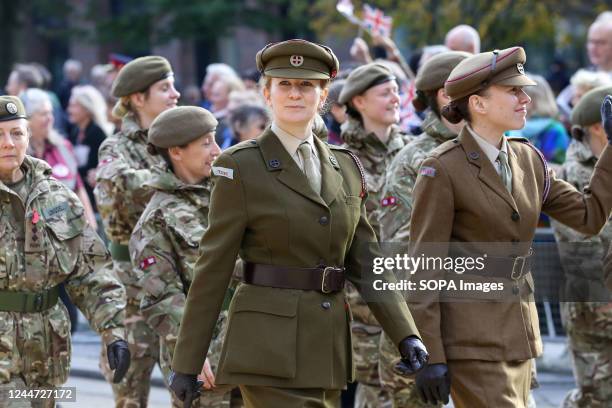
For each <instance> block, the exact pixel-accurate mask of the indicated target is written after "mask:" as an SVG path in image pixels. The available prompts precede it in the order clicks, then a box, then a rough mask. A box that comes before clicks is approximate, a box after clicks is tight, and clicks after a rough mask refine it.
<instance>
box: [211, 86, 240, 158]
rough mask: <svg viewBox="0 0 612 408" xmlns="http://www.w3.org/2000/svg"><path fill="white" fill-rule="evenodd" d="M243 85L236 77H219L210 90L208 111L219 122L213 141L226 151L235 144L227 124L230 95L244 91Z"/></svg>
mask: <svg viewBox="0 0 612 408" xmlns="http://www.w3.org/2000/svg"><path fill="white" fill-rule="evenodd" d="M244 89H245V88H244V84H243V83H242V81H241V80H240V78H238V77H232V76H228V77H221V78H219V79H217V80H216V81H215V83H214V84H213V86H212V88H211V92H210V97H209V101H210V103H211V106H210V111H211V112H212V114H213V115H215V118H216V119H217V121H218V122H219V125H218V126H217V131H216V133H215V140H216V142H217V144H218V145H219V146H220V147H221V149H227V148H228V147H230V146H232V145H233V144H235V143H236V139H235V138H234V136H233V135H232V130H231V127H230V126H229V123H228V116H229V109H228V105H229V100H230V94H231V93H232V92H235V91H238V92H240V91H244Z"/></svg>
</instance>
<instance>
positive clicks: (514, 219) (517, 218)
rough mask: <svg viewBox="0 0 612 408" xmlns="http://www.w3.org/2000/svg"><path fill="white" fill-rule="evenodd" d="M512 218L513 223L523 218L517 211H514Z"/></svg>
mask: <svg viewBox="0 0 612 408" xmlns="http://www.w3.org/2000/svg"><path fill="white" fill-rule="evenodd" d="M510 218H512V221H518V220H519V219H520V218H521V216H520V215H519V213H517V212H516V211H512V215H511V216H510Z"/></svg>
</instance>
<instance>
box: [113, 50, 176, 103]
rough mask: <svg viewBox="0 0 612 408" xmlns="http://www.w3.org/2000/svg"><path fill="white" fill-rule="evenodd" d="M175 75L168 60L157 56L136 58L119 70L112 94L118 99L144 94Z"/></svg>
mask: <svg viewBox="0 0 612 408" xmlns="http://www.w3.org/2000/svg"><path fill="white" fill-rule="evenodd" d="M172 75H174V74H173V73H172V67H171V66H170V63H169V62H168V60H167V59H165V58H164V57H159V56H156V55H150V56H148V57H140V58H136V59H135V60H132V61H130V62H128V63H127V64H126V65H124V66H123V68H121V70H119V74H118V75H117V78H115V82H113V87H112V89H111V93H112V94H113V96H114V97H116V98H121V97H122V96H128V95H131V94H133V93H136V92H144V91H145V90H146V89H147V88H148V87H149V86H151V85H153V84H154V83H155V82H157V81H160V80H162V79H165V78H168V77H169V76H172Z"/></svg>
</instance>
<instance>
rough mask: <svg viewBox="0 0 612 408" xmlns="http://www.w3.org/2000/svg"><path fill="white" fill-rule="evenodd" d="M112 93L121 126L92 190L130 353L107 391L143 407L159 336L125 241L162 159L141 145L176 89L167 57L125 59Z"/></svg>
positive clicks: (105, 150)
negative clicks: (122, 294)
mask: <svg viewBox="0 0 612 408" xmlns="http://www.w3.org/2000/svg"><path fill="white" fill-rule="evenodd" d="M112 93H113V95H114V96H116V97H118V98H120V99H119V101H118V103H117V105H116V106H115V108H114V110H113V114H114V115H115V116H117V117H121V118H122V123H121V131H120V132H119V133H117V134H115V135H113V136H111V137H109V138H108V139H106V140H105V141H104V143H103V144H102V146H100V151H99V153H98V156H99V163H100V164H99V166H98V172H97V176H96V183H97V184H96V187H95V189H94V195H95V198H96V203H97V205H98V211H99V212H100V215H101V217H102V220H103V222H104V230H105V232H106V235H107V237H108V238H109V240H110V241H111V242H110V252H111V256H112V258H113V269H114V270H115V272H116V273H117V275H118V276H119V278H120V279H121V281H122V282H123V284H124V285H125V287H126V291H127V298H128V304H127V308H126V321H125V325H126V330H127V334H128V343H129V345H130V351H131V353H132V364H131V366H130V370H129V371H128V373H127V375H126V376H125V378H124V380H123V381H122V382H121V383H120V384H114V385H113V393H114V395H115V403H116V406H117V407H145V406H146V405H147V399H148V395H149V387H150V378H151V372H152V371H153V367H154V365H155V362H156V361H159V355H158V354H159V353H158V351H159V339H158V337H157V335H156V334H155V333H154V331H153V330H152V329H151V328H150V327H149V326H148V325H147V324H146V322H145V320H144V318H143V316H142V314H141V313H140V310H139V301H138V292H139V291H140V288H139V286H138V280H139V278H140V276H138V275H137V271H136V270H135V269H133V266H134V265H133V263H132V262H131V260H130V254H129V250H128V246H127V245H128V242H129V239H130V236H131V234H132V231H133V229H134V226H135V225H136V223H137V222H138V219H139V218H140V215H141V214H142V212H143V211H144V209H145V207H146V205H147V203H148V202H149V199H150V198H151V196H152V195H153V190H152V189H151V188H150V187H147V186H145V183H146V182H147V181H149V180H151V178H152V173H151V168H153V167H154V166H155V165H159V164H161V163H162V160H161V158H160V157H159V156H152V155H150V154H149V153H148V152H147V150H146V145H147V130H148V128H149V126H150V124H151V122H152V121H153V120H154V119H155V117H157V115H159V114H160V113H161V112H163V111H164V110H167V109H169V108H172V107H174V106H176V103H177V100H178V98H179V96H180V94H179V93H178V92H177V91H176V89H175V88H174V76H173V74H172V68H171V67H170V63H168V61H167V60H166V59H164V58H162V57H157V56H149V57H142V58H137V59H135V60H133V61H131V62H129V63H128V64H127V65H125V66H124V67H123V68H122V69H121V71H119V74H118V75H117V78H116V79H115V82H114V83H113V88H112ZM102 352H103V353H104V350H103V351H102ZM102 357H103V356H102ZM104 361H105V359H104V358H102V359H101V365H102V370H103V372H105V373H108V367H106V365H105V364H104ZM106 377H107V378H108V375H106Z"/></svg>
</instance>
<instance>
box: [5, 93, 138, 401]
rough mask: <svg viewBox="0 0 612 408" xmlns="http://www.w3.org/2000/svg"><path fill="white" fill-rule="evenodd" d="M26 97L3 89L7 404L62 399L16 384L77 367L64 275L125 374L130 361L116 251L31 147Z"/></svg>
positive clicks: (37, 382)
mask: <svg viewBox="0 0 612 408" xmlns="http://www.w3.org/2000/svg"><path fill="white" fill-rule="evenodd" d="M25 118H26V116H25V109H24V108H23V105H22V104H21V101H20V100H19V99H18V98H16V97H12V96H0V406H2V407H10V408H12V407H53V406H54V401H53V399H52V398H47V399H39V400H32V401H28V400H26V399H21V398H19V399H11V398H10V397H11V395H10V394H9V392H15V391H17V390H24V389H26V388H30V389H38V390H40V389H54V388H55V387H57V386H61V385H62V384H64V383H65V382H66V380H67V378H68V371H69V368H70V350H71V347H70V320H69V317H68V312H67V311H66V308H65V307H64V305H63V303H62V302H58V295H59V289H58V286H59V285H60V284H62V283H63V284H64V285H65V287H66V289H67V291H68V293H69V295H70V298H71V300H72V301H73V302H74V303H75V304H76V305H77V306H78V307H79V309H81V311H82V312H83V313H84V314H85V316H86V317H87V319H88V321H89V323H90V325H91V327H92V328H93V329H94V330H96V331H97V332H98V333H100V335H101V336H102V341H103V343H104V345H105V346H106V347H108V349H109V352H108V354H109V356H110V357H111V359H112V361H111V362H110V365H111V366H113V368H116V371H115V375H116V377H115V379H116V380H117V381H118V380H120V377H121V376H122V375H124V374H125V372H126V371H127V367H128V366H129V351H128V348H127V343H126V342H125V340H124V339H125V329H124V327H123V320H124V317H125V313H124V311H123V309H124V308H125V291H124V288H123V286H122V285H121V283H120V282H119V280H118V279H117V277H116V276H114V275H113V274H112V273H103V272H102V269H101V268H102V267H103V265H105V264H107V263H108V260H109V258H108V254H107V252H106V249H105V248H104V245H103V243H102V241H101V240H100V238H99V237H98V236H97V235H96V233H95V232H94V230H93V228H92V227H91V226H89V225H88V224H87V221H86V220H85V217H84V210H83V206H82V205H81V203H80V201H79V199H78V198H77V196H76V195H75V194H74V193H73V192H72V191H70V190H69V189H68V188H66V187H65V186H64V185H63V184H62V183H61V182H59V181H57V180H55V179H53V178H52V177H51V168H50V167H49V165H47V164H46V163H45V162H43V161H41V160H38V159H35V158H32V157H30V156H26V155H25V152H26V149H27V145H28V142H29V129H28V128H27V121H26V119H25Z"/></svg>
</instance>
